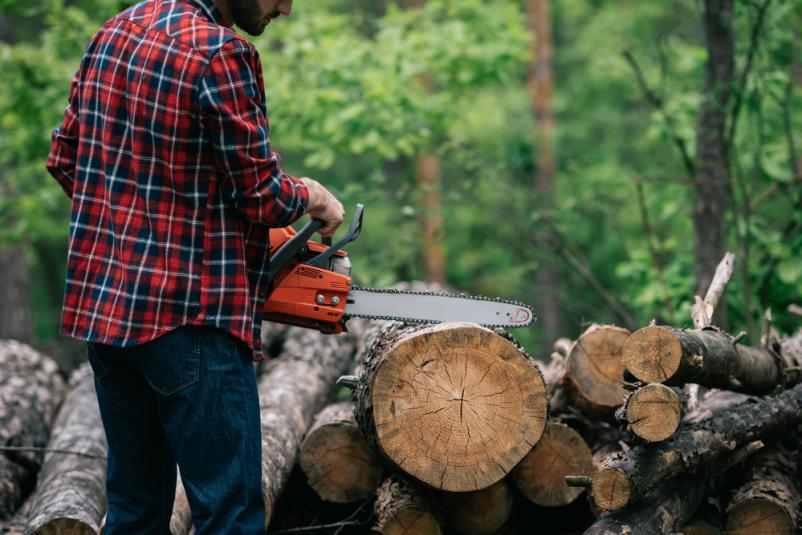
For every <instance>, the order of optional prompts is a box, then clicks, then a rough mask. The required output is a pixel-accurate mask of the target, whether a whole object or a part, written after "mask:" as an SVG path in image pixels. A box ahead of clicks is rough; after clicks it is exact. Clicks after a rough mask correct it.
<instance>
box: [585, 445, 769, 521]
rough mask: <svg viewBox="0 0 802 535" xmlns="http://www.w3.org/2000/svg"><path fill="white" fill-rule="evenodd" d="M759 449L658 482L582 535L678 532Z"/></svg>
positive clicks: (730, 455)
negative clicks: (729, 473) (726, 477)
mask: <svg viewBox="0 0 802 535" xmlns="http://www.w3.org/2000/svg"><path fill="white" fill-rule="evenodd" d="M760 447H762V443H761V442H760V441H757V442H753V443H749V444H747V445H745V446H744V447H743V448H740V449H739V450H737V451H734V452H730V453H728V454H727V455H725V456H723V457H721V458H719V459H717V460H716V462H714V463H711V464H709V465H706V466H704V467H701V468H700V469H699V470H697V471H696V472H690V473H686V474H682V475H680V476H678V477H675V478H672V479H668V480H666V481H663V482H661V483H660V484H659V485H658V486H657V487H656V488H654V489H653V490H652V491H651V492H650V493H649V494H648V495H647V496H646V497H645V499H644V500H642V501H641V502H639V503H637V504H634V505H632V506H629V507H627V508H626V509H622V510H620V511H616V512H613V513H604V514H602V515H601V516H599V518H598V519H597V520H596V522H594V524H593V525H592V526H591V527H590V528H589V529H588V530H587V531H585V535H669V534H674V533H677V532H679V531H681V530H682V528H683V526H684V525H685V524H686V523H687V522H688V521H690V519H691V518H692V517H693V514H694V513H695V512H696V510H697V509H698V507H699V505H700V504H701V503H702V501H703V500H704V499H705V498H706V497H707V496H708V495H709V494H710V493H711V492H713V491H714V490H715V489H716V488H718V486H719V484H720V483H721V478H720V477H719V476H720V475H721V474H722V473H723V472H725V471H726V470H728V469H729V468H730V467H732V466H734V465H736V464H738V463H739V462H742V461H743V460H744V459H746V458H747V457H748V456H749V455H751V454H753V453H754V451H755V450H757V449H759V448H760Z"/></svg>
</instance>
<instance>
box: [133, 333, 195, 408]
mask: <svg viewBox="0 0 802 535" xmlns="http://www.w3.org/2000/svg"><path fill="white" fill-rule="evenodd" d="M200 344H201V341H200V332H199V327H196V326H194V325H184V326H182V327H178V328H177V329H174V330H172V331H170V332H168V333H167V334H164V335H162V336H160V337H159V338H156V339H155V340H151V341H150V342H147V343H145V344H142V345H141V346H138V347H139V351H138V352H139V364H140V369H141V371H142V375H144V376H145V379H146V380H147V381H148V384H150V386H151V388H153V390H155V391H156V392H158V393H159V394H161V395H163V396H169V395H170V394H174V393H176V392H178V391H180V390H183V389H185V388H187V387H188V386H191V385H193V384H195V383H197V382H198V381H199V380H200Z"/></svg>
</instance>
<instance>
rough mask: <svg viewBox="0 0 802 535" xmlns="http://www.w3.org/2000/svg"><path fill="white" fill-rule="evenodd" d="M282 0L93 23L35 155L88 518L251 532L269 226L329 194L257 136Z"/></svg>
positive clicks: (214, 3) (257, 511)
mask: <svg viewBox="0 0 802 535" xmlns="http://www.w3.org/2000/svg"><path fill="white" fill-rule="evenodd" d="M291 9H292V0H145V1H142V2H140V3H139V4H136V5H134V6H132V7H131V8H129V9H127V10H125V11H124V12H122V13H120V14H119V15H117V16H116V17H114V18H112V19H111V20H109V21H108V22H107V23H106V24H105V25H104V26H103V28H101V29H100V31H99V32H98V33H97V34H96V35H95V36H94V37H93V38H92V40H91V41H90V43H89V46H88V47H87V49H86V52H85V55H84V57H83V59H82V61H81V65H80V68H79V70H78V72H77V73H76V75H75V77H74V79H73V81H72V85H71V89H70V94H69V105H68V106H67V109H66V112H65V117H64V122H63V124H62V125H61V126H60V127H58V128H57V129H56V130H54V132H53V144H52V149H51V153H50V157H49V159H48V163H47V167H48V170H49V171H50V173H51V174H52V175H53V176H54V177H55V178H56V180H57V181H58V182H59V183H60V184H61V186H62V187H63V189H64V191H65V192H66V193H67V194H68V195H69V196H70V197H71V198H72V215H71V221H70V237H69V254H68V258H67V280H66V288H65V297H64V307H63V311H62V320H61V332H62V334H64V335H67V336H71V337H75V338H78V339H81V340H85V341H87V357H88V359H89V361H90V363H91V365H92V367H93V369H94V372H95V387H96V390H97V395H98V403H99V406H100V413H101V416H102V419H103V426H104V428H105V432H106V437H107V439H108V444H109V453H108V469H107V480H106V487H107V492H108V499H109V510H108V516H107V519H106V527H105V533H107V534H109V535H114V534H119V533H136V534H146V533H164V534H168V533H170V531H169V520H170V514H171V510H172V504H173V499H174V490H175V482H176V463H177V464H178V467H179V469H180V472H181V477H182V479H183V481H184V486H185V488H186V491H187V496H188V498H189V503H190V507H191V509H192V516H193V521H194V523H195V526H196V533H198V534H199V535H202V534H206V533H215V534H236V533H263V532H264V522H265V516H264V502H263V496H262V479H261V437H260V419H259V400H258V397H257V390H256V382H255V378H254V373H253V366H252V362H251V361H252V360H261V359H263V358H264V356H263V354H262V346H261V342H260V327H261V325H260V324H261V310H262V308H263V305H264V302H265V298H266V296H267V292H268V291H269V288H268V286H269V284H268V281H267V280H266V272H267V267H268V251H269V247H268V229H269V228H270V227H283V226H286V225H289V224H290V223H292V222H294V221H295V220H297V219H298V218H299V217H300V216H301V215H302V214H303V213H304V212H307V213H309V214H310V216H313V217H317V218H320V219H322V220H323V221H324V223H325V225H324V226H323V227H322V228H321V231H320V234H321V235H323V236H331V235H333V234H334V232H335V230H336V229H337V227H338V226H339V225H340V224H341V223H342V220H343V216H344V214H343V207H342V205H341V204H340V202H339V201H337V199H336V198H335V197H334V196H332V195H331V193H329V192H328V191H327V190H326V189H325V188H324V187H323V186H321V185H320V184H319V183H318V182H316V181H314V180H312V179H308V178H303V179H296V178H294V177H291V176H289V175H286V174H284V173H283V172H282V170H281V168H280V167H279V157H278V155H276V154H275V153H273V152H272V151H271V150H270V139H269V130H268V122H267V118H266V113H267V112H266V104H265V93H264V87H263V80H262V70H261V64H260V61H259V56H258V54H257V52H256V50H255V48H254V47H253V45H252V44H250V43H249V42H248V41H247V40H245V39H243V38H242V37H241V36H239V35H238V34H237V33H236V32H234V31H233V30H232V29H231V26H232V24H233V23H236V24H237V25H238V26H239V27H240V28H242V29H244V30H246V31H247V32H249V33H252V34H260V33H261V32H262V31H263V30H264V28H265V26H266V25H267V24H269V23H270V21H271V20H273V19H275V18H277V17H278V16H280V15H289V14H290V11H291Z"/></svg>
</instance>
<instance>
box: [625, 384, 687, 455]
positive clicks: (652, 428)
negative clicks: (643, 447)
mask: <svg viewBox="0 0 802 535" xmlns="http://www.w3.org/2000/svg"><path fill="white" fill-rule="evenodd" d="M620 414H621V417H622V419H623V420H624V421H626V423H627V424H628V425H629V429H631V430H632V432H633V433H635V435H637V436H638V437H640V438H642V439H644V440H646V441H647V442H660V441H663V440H665V439H667V438H668V437H670V436H671V435H673V434H674V431H676V430H677V427H678V426H679V422H680V420H681V419H682V394H681V391H678V390H677V389H674V388H670V387H668V386H665V385H661V384H659V383H652V384H649V385H645V386H642V387H641V388H639V389H637V390H635V391H634V392H632V393H630V394H629V395H628V396H627V397H626V399H625V400H624V405H623V406H622V407H621V413H620Z"/></svg>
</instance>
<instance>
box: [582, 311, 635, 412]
mask: <svg viewBox="0 0 802 535" xmlns="http://www.w3.org/2000/svg"><path fill="white" fill-rule="evenodd" d="M629 334H630V332H629V331H628V330H627V329H624V328H622V327H616V326H615V325H592V326H590V327H589V328H588V329H587V330H586V331H585V332H584V333H582V335H581V336H580V337H579V338H578V339H577V341H576V343H575V344H574V345H573V347H572V349H571V353H570V354H569V356H568V360H567V370H566V371H567V377H568V384H569V388H570V397H571V401H572V402H573V404H574V405H575V406H576V407H577V408H578V409H580V410H581V411H583V412H585V413H586V414H588V416H591V417H595V418H608V419H612V418H613V414H614V412H615V409H616V408H617V407H619V406H621V403H622V402H623V400H624V396H625V395H626V390H624V387H623V386H622V385H621V381H622V379H623V377H624V363H623V361H622V359H621V351H622V349H623V347H624V342H625V341H626V339H627V337H629Z"/></svg>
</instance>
